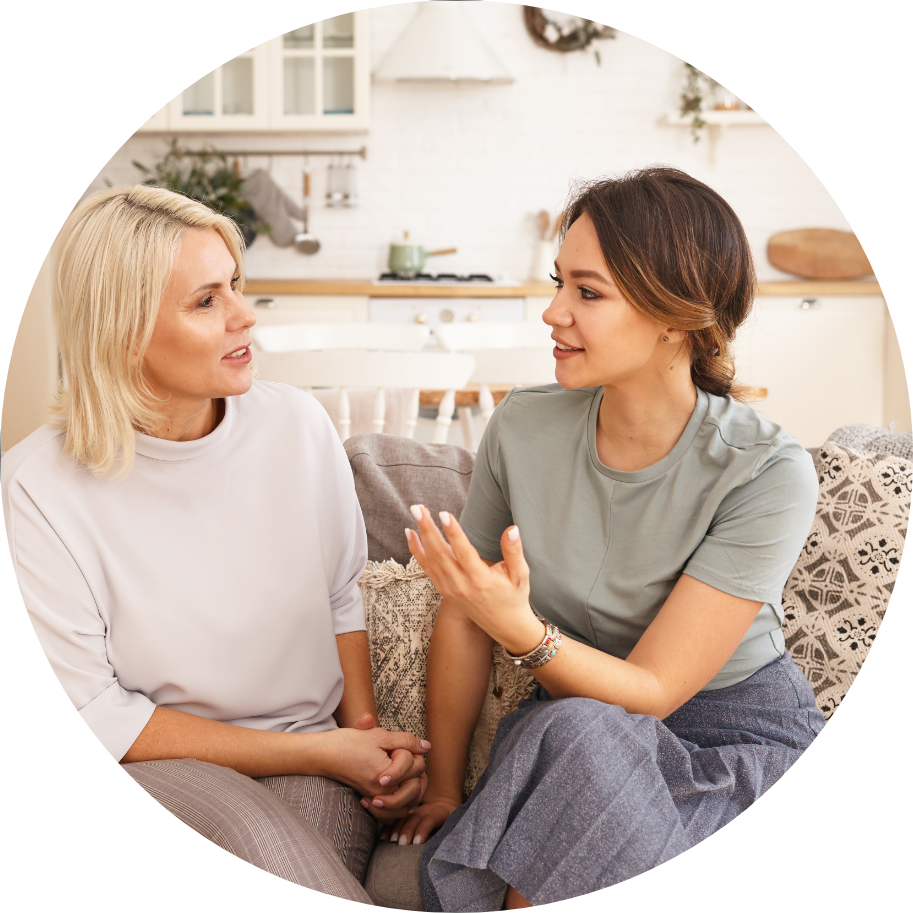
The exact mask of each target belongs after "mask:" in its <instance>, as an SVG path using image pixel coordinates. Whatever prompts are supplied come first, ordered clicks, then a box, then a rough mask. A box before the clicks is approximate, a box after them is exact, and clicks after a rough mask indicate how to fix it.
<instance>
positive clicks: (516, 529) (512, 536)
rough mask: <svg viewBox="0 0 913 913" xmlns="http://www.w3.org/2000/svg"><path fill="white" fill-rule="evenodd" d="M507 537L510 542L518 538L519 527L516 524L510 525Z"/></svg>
mask: <svg viewBox="0 0 913 913" xmlns="http://www.w3.org/2000/svg"><path fill="white" fill-rule="evenodd" d="M507 538H508V539H510V541H511V542H516V541H517V539H519V538H520V528H519V527H517V526H514V527H511V529H510V531H509V532H508V533H507Z"/></svg>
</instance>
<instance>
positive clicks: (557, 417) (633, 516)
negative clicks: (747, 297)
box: [460, 384, 818, 690]
mask: <svg viewBox="0 0 913 913" xmlns="http://www.w3.org/2000/svg"><path fill="white" fill-rule="evenodd" d="M602 394H603V389H602V387H598V388H583V389H580V390H565V389H563V388H562V387H561V386H559V385H558V384H550V385H548V386H544V387H525V388H517V389H515V390H513V391H511V393H510V394H508V396H506V397H505V398H504V400H503V401H502V402H501V404H500V405H499V406H498V408H497V409H496V410H495V412H494V415H492V417H491V420H490V421H489V423H488V427H487V428H486V430H485V434H484V436H483V438H482V443H481V445H480V447H479V452H478V456H477V458H476V464H475V469H474V470H473V474H472V482H471V485H470V488H469V497H468V500H467V503H466V507H465V509H464V511H463V514H462V516H461V517H460V523H461V524H462V526H463V528H464V529H465V531H466V534H467V535H468V536H469V539H470V540H471V541H472V543H473V545H475V547H476V548H477V549H478V551H479V554H480V555H482V557H483V558H486V559H488V560H489V561H500V560H501V557H502V556H501V549H500V539H501V534H502V533H503V531H504V530H505V528H506V527H508V526H510V525H511V524H513V523H516V524H517V526H519V528H520V534H521V537H522V541H523V549H524V554H525V556H526V560H527V562H528V564H529V567H530V589H531V597H530V601H531V603H532V606H533V608H534V609H535V610H536V612H538V613H539V614H540V615H541V616H542V617H543V618H545V619H546V620H547V621H550V622H552V623H553V624H556V625H557V626H558V627H559V628H560V629H561V631H562V632H563V633H564V634H565V635H566V636H569V637H571V638H573V639H574V640H578V641H580V642H582V643H585V644H589V645H590V646H592V647H596V648H597V649H599V650H602V651H604V652H605V653H610V654H612V655H613V656H617V657H620V658H622V659H624V658H625V657H626V656H627V655H628V653H630V651H631V650H632V648H633V647H634V645H635V644H636V643H637V641H638V640H639V638H640V636H641V634H643V632H644V631H645V630H646V628H647V626H648V625H649V624H650V622H651V621H652V620H653V619H654V618H655V617H656V614H657V613H658V612H659V610H660V608H661V607H662V605H663V603H664V602H665V600H666V598H667V597H668V595H669V593H670V592H671V591H672V588H673V587H674V586H675V583H676V581H677V580H678V578H679V577H680V576H681V575H682V574H688V575H689V576H690V577H694V578H696V579H698V580H701V581H703V582H704V583H706V584H708V585H710V586H712V587H715V588H716V589H718V590H722V591H723V592H725V593H729V594H731V595H733V596H739V597H742V598H744V599H751V600H758V601H761V602H763V603H764V605H763V606H762V607H761V610H760V611H759V612H758V615H757V617H756V618H755V620H754V621H753V622H752V625H751V627H750V628H749V630H748V633H747V634H746V635H745V637H744V638H743V640H742V642H741V643H740V644H739V646H738V648H737V649H736V651H735V653H734V654H733V655H732V657H731V658H730V660H729V661H728V662H727V663H726V665H725V666H724V667H723V668H722V669H721V670H720V672H719V673H718V674H717V675H716V677H715V678H714V679H713V680H712V681H711V682H710V684H708V685H707V687H706V688H705V689H704V690H714V689H717V688H723V687H725V686H727V685H733V684H735V683H737V682H740V681H742V680H743V679H746V678H748V677H749V676H750V675H753V674H754V673H755V672H757V670H758V669H760V668H761V667H762V666H765V665H766V664H767V663H769V662H771V661H772V660H774V659H776V658H777V657H778V656H781V655H782V654H783V652H784V650H785V644H784V639H783V634H782V632H781V630H780V625H781V622H782V619H783V607H782V603H781V594H782V592H783V587H784V585H785V583H786V580H787V577H788V576H789V574H790V571H791V570H792V568H793V566H794V565H795V563H796V560H797V559H798V557H799V553H800V552H801V550H802V547H803V545H804V543H805V538H806V536H807V535H808V532H809V530H810V529H811V525H812V521H813V520H814V515H815V505H816V502H817V496H818V479H817V475H816V472H815V469H814V466H813V463H812V459H811V456H810V455H809V454H808V452H806V451H805V450H803V449H802V447H801V446H800V445H799V443H798V441H796V440H795V438H793V437H791V436H790V435H789V434H787V433H786V432H785V431H784V430H783V429H782V428H781V427H780V426H779V425H776V424H774V423H773V422H770V421H767V420H766V419H764V418H762V417H761V416H760V415H758V413H757V412H755V411H754V409H752V408H751V407H750V406H745V405H742V404H741V403H738V402H736V401H735V400H733V399H732V398H731V397H729V396H722V397H721V396H714V395H712V394H710V393H707V392H706V391H704V390H701V389H698V391H697V404H696V406H695V409H694V412H693V414H692V416H691V418H690V420H689V422H688V425H687V426H686V428H685V431H684V433H683V434H682V436H681V438H680V439H679V441H678V443H677V444H676V445H675V447H674V448H673V449H672V451H671V452H670V453H669V454H667V455H666V456H665V457H663V459H661V460H660V461H659V462H658V463H654V464H653V465H652V466H648V467H647V468H645V469H639V470H637V471H636V472H620V471H618V470H616V469H611V468H609V467H608V466H605V465H603V463H602V462H601V461H600V460H599V457H598V456H597V452H596V419H597V416H598V413H599V404H600V402H601V401H602Z"/></svg>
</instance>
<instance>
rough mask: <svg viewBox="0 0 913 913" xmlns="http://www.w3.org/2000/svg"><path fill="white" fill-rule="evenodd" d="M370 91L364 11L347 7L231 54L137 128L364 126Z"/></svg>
mask: <svg viewBox="0 0 913 913" xmlns="http://www.w3.org/2000/svg"><path fill="white" fill-rule="evenodd" d="M369 91H370V74H369V57H368V14H367V12H366V11H365V12H358V13H346V14H344V15H342V16H336V17H334V18H333V19H326V20H324V21H323V22H315V23H313V24H312V25H305V26H302V27H301V28H298V29H295V30H294V31H292V32H287V33H286V34H285V35H280V36H279V37H278V38H274V39H273V40H272V41H268V42H266V44H261V45H260V46H259V47H255V48H252V49H251V50H250V51H247V52H246V53H244V54H241V55H240V56H238V57H235V58H234V60H229V61H228V62H227V63H225V64H223V65H222V66H220V67H219V68H218V69H216V70H213V72H212V73H208V74H207V75H206V76H204V77H203V78H202V79H200V80H198V81H197V82H195V83H194V84H193V85H192V86H190V87H188V88H187V89H185V90H184V91H183V92H182V93H181V94H180V95H179V96H178V97H177V98H175V99H174V100H173V101H171V102H170V103H169V104H168V105H167V106H166V107H165V108H163V109H162V110H161V111H159V112H158V113H157V114H156V115H154V116H153V117H152V118H150V120H149V121H148V122H147V123H146V124H144V125H143V127H141V128H140V129H141V130H143V131H145V132H152V131H168V132H198V131H223V132H224V131H232V130H265V131H268V130H277V131H279V130H327V131H330V130H365V129H367V127H368V96H369Z"/></svg>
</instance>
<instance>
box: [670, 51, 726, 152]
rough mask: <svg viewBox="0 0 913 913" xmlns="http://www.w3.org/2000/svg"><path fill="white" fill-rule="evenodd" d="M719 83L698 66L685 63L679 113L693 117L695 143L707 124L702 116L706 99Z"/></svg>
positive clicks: (692, 131) (692, 126) (692, 125)
mask: <svg viewBox="0 0 913 913" xmlns="http://www.w3.org/2000/svg"><path fill="white" fill-rule="evenodd" d="M718 85H719V83H718V82H717V81H716V80H715V79H713V78H712V77H710V76H708V75H707V74H706V73H702V72H701V71H700V70H699V69H698V68H697V67H695V66H692V65H691V64H690V63H686V64H685V85H684V86H683V87H682V94H681V100H682V103H681V107H680V108H679V114H681V116H682V117H688V116H690V117H691V137H692V139H693V140H694V142H695V143H697V142H699V141H700V138H701V134H700V131H701V130H702V129H703V128H704V127H706V126H707V121H705V120H704V118H703V117H701V113H702V112H703V110H704V101H705V100H706V99H707V98H708V97H709V96H710V93H711V92H712V91H713V89H714V87H716V86H718Z"/></svg>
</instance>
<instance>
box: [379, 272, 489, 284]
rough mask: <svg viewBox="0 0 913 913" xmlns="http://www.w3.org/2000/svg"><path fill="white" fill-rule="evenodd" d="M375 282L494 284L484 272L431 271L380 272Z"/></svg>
mask: <svg viewBox="0 0 913 913" xmlns="http://www.w3.org/2000/svg"><path fill="white" fill-rule="evenodd" d="M374 281H375V282H376V283H381V282H383V283H385V284H386V283H388V282H408V283H411V284H413V285H415V284H421V283H429V282H433V283H440V284H442V285H446V284H460V285H466V284H469V283H491V284H494V281H495V280H494V279H492V277H491V276H488V275H486V274H485V273H469V274H468V275H465V276H459V275H457V274H456V273H438V274H437V275H432V274H431V273H416V274H415V275H414V276H401V275H400V274H399V273H381V274H380V278H379V279H375V280H374Z"/></svg>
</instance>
